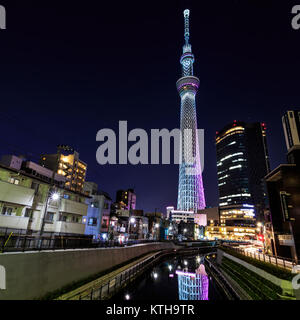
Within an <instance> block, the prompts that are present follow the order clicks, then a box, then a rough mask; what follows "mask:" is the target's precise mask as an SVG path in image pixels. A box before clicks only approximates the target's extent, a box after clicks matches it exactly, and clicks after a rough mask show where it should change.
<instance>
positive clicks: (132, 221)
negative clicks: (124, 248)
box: [127, 217, 135, 240]
mask: <svg viewBox="0 0 300 320" xmlns="http://www.w3.org/2000/svg"><path fill="white" fill-rule="evenodd" d="M131 223H132V224H133V223H135V218H134V217H131V218H130V219H129V221H128V230H127V233H128V240H129V238H130V234H129V233H130V224H131Z"/></svg>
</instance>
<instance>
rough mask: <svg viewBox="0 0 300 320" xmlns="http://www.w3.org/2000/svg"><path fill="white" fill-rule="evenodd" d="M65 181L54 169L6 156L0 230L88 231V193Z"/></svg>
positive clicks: (0, 180) (1, 168)
mask: <svg viewBox="0 0 300 320" xmlns="http://www.w3.org/2000/svg"><path fill="white" fill-rule="evenodd" d="M9 159H10V160H9ZM53 178H54V179H53ZM52 180H53V181H52ZM52 182H53V183H52ZM63 185H64V178H63V177H61V176H60V175H58V174H54V175H53V172H52V171H51V170H48V169H46V168H44V167H42V166H40V165H38V164H36V163H34V162H31V161H26V160H24V159H21V158H18V157H16V156H4V157H3V158H2V160H1V164H0V230H1V231H2V232H5V233H7V232H14V233H18V234H27V235H39V234H43V235H47V234H54V235H84V229H85V225H84V224H83V222H82V217H83V216H85V215H86V212H87V205H86V204H85V198H86V197H85V195H83V194H81V193H77V192H72V191H71V190H67V189H65V188H64V187H63Z"/></svg>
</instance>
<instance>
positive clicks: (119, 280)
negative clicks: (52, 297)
mask: <svg viewBox="0 0 300 320" xmlns="http://www.w3.org/2000/svg"><path fill="white" fill-rule="evenodd" d="M169 253H170V252H164V253H162V252H158V253H155V254H153V255H152V256H151V257H148V258H147V259H145V260H143V261H142V262H140V263H138V264H136V265H134V266H132V267H130V268H128V269H126V270H125V271H123V272H121V273H119V274H118V275H116V276H114V277H113V278H111V279H109V280H107V281H105V282H104V283H100V284H98V285H96V286H94V287H92V288H91V289H89V290H88V292H85V293H81V294H77V295H76V296H74V297H72V300H77V299H78V300H107V299H109V298H110V297H112V296H113V295H115V294H116V293H118V292H119V291H120V290H121V289H123V288H124V287H125V286H127V284H128V283H129V282H131V281H133V280H134V279H135V278H136V277H137V276H138V275H139V274H141V273H142V272H144V271H145V270H146V269H148V268H150V267H151V266H153V264H154V263H156V262H157V261H158V260H159V259H161V258H162V257H163V256H165V255H168V254H169Z"/></svg>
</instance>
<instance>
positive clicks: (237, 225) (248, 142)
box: [216, 121, 270, 238]
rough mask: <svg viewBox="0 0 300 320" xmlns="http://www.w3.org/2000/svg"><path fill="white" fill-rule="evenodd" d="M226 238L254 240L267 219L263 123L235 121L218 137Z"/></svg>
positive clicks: (218, 169)
mask: <svg viewBox="0 0 300 320" xmlns="http://www.w3.org/2000/svg"><path fill="white" fill-rule="evenodd" d="M216 151H217V171H218V189H219V206H220V224H221V227H223V228H222V229H221V231H222V236H223V237H226V238H227V237H229V238H230V237H235V236H236V237H238V238H243V237H246V238H247V237H250V238H251V237H252V236H254V234H255V232H254V228H255V226H256V220H258V221H262V220H263V219H264V209H265V196H266V194H265V192H264V187H263V186H264V185H263V178H264V176H265V175H266V174H267V173H268V172H269V171H270V165H269V155H268V149H267V142H266V126H265V124H264V123H245V122H241V121H234V122H233V123H231V124H229V125H227V126H225V127H224V128H223V129H222V130H221V131H219V132H217V135H216Z"/></svg>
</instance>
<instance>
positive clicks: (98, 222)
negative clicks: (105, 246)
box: [83, 182, 112, 240]
mask: <svg viewBox="0 0 300 320" xmlns="http://www.w3.org/2000/svg"><path fill="white" fill-rule="evenodd" d="M83 191H84V192H85V193H87V194H89V196H90V197H89V198H87V199H86V204H87V205H88V210H87V215H86V216H85V217H84V218H83V221H84V223H85V225H86V228H85V234H86V235H92V236H93V239H95V240H101V239H102V240H106V239H107V238H108V233H109V220H110V207H111V202H112V200H111V198H110V196H109V195H108V194H107V193H106V192H103V191H99V190H98V185H97V184H96V183H94V182H85V184H84V189H83Z"/></svg>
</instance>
